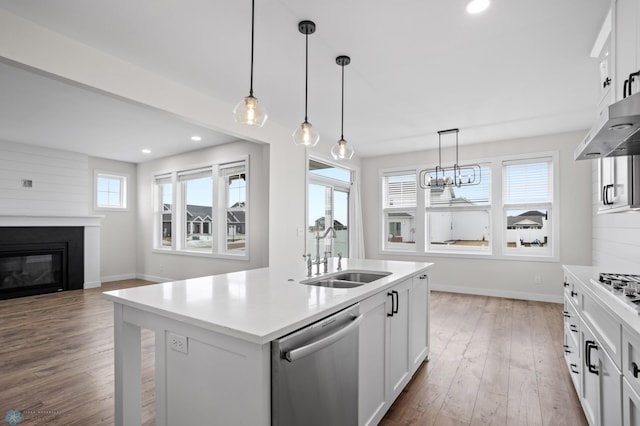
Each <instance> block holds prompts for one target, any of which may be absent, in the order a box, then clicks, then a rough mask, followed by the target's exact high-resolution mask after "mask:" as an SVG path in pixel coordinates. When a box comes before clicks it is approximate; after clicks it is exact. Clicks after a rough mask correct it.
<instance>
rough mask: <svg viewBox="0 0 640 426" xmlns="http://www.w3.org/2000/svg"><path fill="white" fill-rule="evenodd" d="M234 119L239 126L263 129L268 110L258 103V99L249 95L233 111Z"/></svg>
mask: <svg viewBox="0 0 640 426" xmlns="http://www.w3.org/2000/svg"><path fill="white" fill-rule="evenodd" d="M233 117H234V118H235V120H236V123H238V124H246V125H247V126H253V127H262V126H263V125H264V123H265V121H267V109H266V108H265V107H264V105H262V104H261V103H260V102H259V101H258V98H255V97H253V96H252V95H249V96H247V97H246V98H244V99H242V100H241V101H240V102H238V104H237V105H236V107H235V108H234V109H233Z"/></svg>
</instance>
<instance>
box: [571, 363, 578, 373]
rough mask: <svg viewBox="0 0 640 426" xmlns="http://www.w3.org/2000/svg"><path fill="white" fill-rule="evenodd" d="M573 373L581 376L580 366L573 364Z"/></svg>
mask: <svg viewBox="0 0 640 426" xmlns="http://www.w3.org/2000/svg"><path fill="white" fill-rule="evenodd" d="M571 372H572V373H573V374H580V372H579V371H578V365H577V364H571Z"/></svg>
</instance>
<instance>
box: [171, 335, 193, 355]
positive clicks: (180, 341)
mask: <svg viewBox="0 0 640 426" xmlns="http://www.w3.org/2000/svg"><path fill="white" fill-rule="evenodd" d="M167 341H168V342H169V343H168V344H169V347H170V348H171V349H173V350H174V351H178V352H182V353H183V354H188V353H189V347H188V346H187V337H186V336H181V335H179V334H174V333H167Z"/></svg>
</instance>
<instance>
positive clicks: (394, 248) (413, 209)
mask: <svg viewBox="0 0 640 426" xmlns="http://www.w3.org/2000/svg"><path fill="white" fill-rule="evenodd" d="M411 175H414V177H415V182H416V183H415V185H416V203H415V206H410V205H409V206H404V205H403V206H398V207H390V206H389V205H388V203H387V199H386V197H387V186H386V178H387V177H390V176H411ZM380 188H381V196H380V204H381V205H382V206H383V207H382V228H381V236H382V238H381V244H382V249H383V250H384V251H386V252H389V253H407V252H409V253H415V252H416V251H417V248H418V246H419V245H420V242H419V241H421V240H423V238H424V237H423V236H422V235H423V232H422V231H421V229H422V225H421V224H420V220H421V219H420V215H419V214H418V210H419V206H420V205H422V206H424V194H422V191H421V190H420V189H419V188H420V185H419V182H418V171H417V169H415V168H402V169H395V170H388V171H386V172H381V173H380ZM394 213H395V214H408V215H411V214H413V232H411V234H412V235H413V243H404V242H393V241H389V238H388V237H389V235H388V232H389V229H388V225H389V215H391V214H394Z"/></svg>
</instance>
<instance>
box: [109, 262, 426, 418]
mask: <svg viewBox="0 0 640 426" xmlns="http://www.w3.org/2000/svg"><path fill="white" fill-rule="evenodd" d="M337 266H338V265H337V260H336V259H333V260H330V262H329V265H328V273H327V274H328V275H332V273H335V272H336V271H337ZM431 266H432V264H431V263H423V262H396V261H377V260H356V259H343V260H342V270H350V271H379V272H388V273H390V274H389V275H388V276H385V277H383V278H381V279H379V280H376V281H373V282H371V283H368V284H364V285H361V286H357V287H354V288H346V289H345V288H328V287H319V286H312V285H305V284H301V281H305V280H308V279H309V277H308V276H307V275H308V274H307V268H306V266H305V265H304V263H303V262H300V263H299V264H295V265H291V266H289V267H279V268H261V269H255V270H249V271H241V272H234V273H229V274H222V275H216V276H208V277H201V278H194V279H188V280H182V281H175V282H168V283H162V284H156V285H149V286H143V287H136V288H129V289H123V290H115V291H110V292H105V293H104V296H105V297H106V298H108V299H110V300H112V301H113V302H114V343H115V410H116V412H115V419H116V424H117V425H124V424H127V425H128V424H140V423H141V372H140V370H141V360H140V329H141V328H145V329H149V330H152V331H153V332H154V334H155V397H156V424H158V425H166V424H236V425H238V424H246V425H268V424H270V420H271V415H270V413H271V401H270V391H271V388H270V386H271V380H270V365H271V364H270V344H271V341H272V340H275V339H277V338H279V337H282V336H284V335H287V334H289V333H291V332H293V331H295V330H298V329H300V328H302V327H304V326H306V325H309V324H311V323H314V322H316V321H318V320H320V319H322V318H324V317H326V316H329V315H331V314H333V313H335V312H338V311H340V310H342V309H344V308H347V307H349V306H351V305H353V304H355V303H358V302H361V306H362V308H361V312H362V313H363V314H364V315H365V318H364V320H363V321H362V323H361V326H360V352H359V353H360V364H361V366H360V371H361V373H360V378H361V379H360V388H361V390H360V400H359V410H360V413H361V415H360V416H359V423H360V424H366V423H369V422H371V423H376V422H377V421H378V420H379V419H380V418H381V417H382V415H384V412H385V411H386V410H387V409H388V408H389V407H390V405H391V403H392V402H393V400H394V399H395V397H396V396H397V394H399V392H400V390H402V388H403V387H404V386H405V385H406V383H408V381H409V379H410V378H411V375H412V374H413V372H415V369H417V366H419V364H421V363H422V361H423V360H424V359H425V358H426V357H427V355H428V297H429V290H428V277H429V275H428V274H429V271H430V268H431ZM315 272H316V268H315V267H314V268H313V273H314V274H315ZM321 275H325V274H321ZM314 276H315V275H314ZM392 289H393V292H394V294H395V298H394V297H393V296H392V297H387V293H388V294H389V295H391V293H392V291H391V290H392ZM398 294H400V295H403V297H399V296H397V295H398ZM404 295H406V296H407V297H404ZM412 296H413V297H412ZM398 310H399V311H400V312H401V313H403V314H402V315H395V314H393V311H395V312H396V313H397V312H398ZM389 313H392V314H393V315H392V314H389ZM395 318H397V319H400V320H402V321H396V322H393V320H394V319H395ZM382 321H384V322H382ZM398 327H400V330H398ZM403 338H404V341H405V344H404V346H403V347H402V345H398V344H397V343H398V339H400V341H403ZM380 339H382V342H380ZM379 343H382V344H383V346H384V352H383V353H378V352H380V351H378V350H376V351H373V350H371V348H373V347H374V346H375V347H378V346H380V345H379ZM392 343H394V346H396V347H397V346H401V350H400V351H396V350H395V349H393V348H390V346H391V344H392ZM374 352H375V353H374ZM380 366H382V367H386V368H383V369H382V370H380V369H379V367H380ZM372 375H374V376H382V377H373V378H372V377H370V376H372ZM376 384H377V386H376ZM364 386H366V388H365V389H362V388H363V387H364ZM386 388H388V391H387V390H385V389H386ZM376 390H380V392H376Z"/></svg>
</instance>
